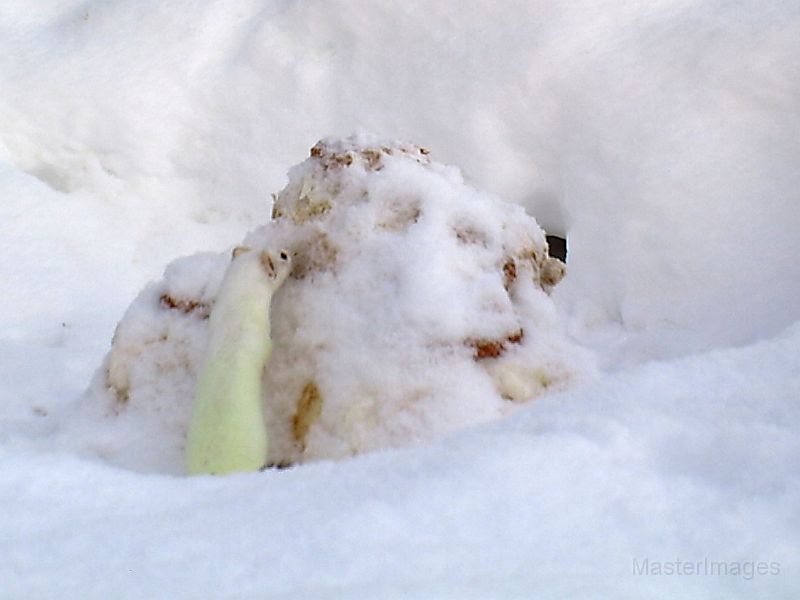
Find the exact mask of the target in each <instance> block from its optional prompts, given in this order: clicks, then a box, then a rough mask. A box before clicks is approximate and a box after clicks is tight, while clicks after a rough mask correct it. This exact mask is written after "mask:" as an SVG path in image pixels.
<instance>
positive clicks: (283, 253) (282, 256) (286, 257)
mask: <svg viewBox="0 0 800 600" xmlns="http://www.w3.org/2000/svg"><path fill="white" fill-rule="evenodd" d="M281 260H289V255H288V254H286V252H281Z"/></svg>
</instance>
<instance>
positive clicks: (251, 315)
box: [186, 247, 291, 475]
mask: <svg viewBox="0 0 800 600" xmlns="http://www.w3.org/2000/svg"><path fill="white" fill-rule="evenodd" d="M290 268H291V265H290V260H289V256H288V254H287V253H286V252H280V253H279V254H278V255H277V256H275V255H274V254H272V253H270V252H268V251H257V250H252V249H250V248H247V247H238V248H236V249H234V251H233V259H232V260H231V263H230V265H229V266H228V269H227V271H226V272H225V276H224V278H223V280H222V284H221V285H220V289H219V293H218V295H217V299H216V301H215V302H214V306H213V308H212V309H211V315H210V317H209V324H208V326H209V337H208V347H207V351H206V355H205V359H204V362H203V365H202V367H201V369H200V373H199V376H198V380H197V387H196V389H195V394H194V403H193V405H192V417H191V422H190V424H189V433H188V436H187V440H186V471H187V473H189V474H190V475H196V474H214V475H222V474H225V473H233V472H237V471H257V470H259V469H261V468H262V467H264V465H265V464H266V463H267V459H268V452H269V440H268V435H267V429H266V425H265V423H264V410H263V406H262V398H263V396H262V389H261V387H262V383H261V382H262V376H263V372H264V368H265V366H266V364H267V362H268V361H269V357H270V354H271V351H272V340H271V338H270V321H269V311H270V304H271V301H272V295H273V294H274V293H275V291H276V290H277V289H278V288H279V287H280V286H281V284H282V283H283V282H284V280H285V279H286V277H287V275H288V274H289V271H290Z"/></svg>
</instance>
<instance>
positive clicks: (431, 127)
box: [0, 0, 800, 599]
mask: <svg viewBox="0 0 800 600" xmlns="http://www.w3.org/2000/svg"><path fill="white" fill-rule="evenodd" d="M358 128H366V129H369V130H372V131H376V132H379V133H380V134H381V135H384V136H388V137H397V138H401V139H405V140H409V141H411V142H414V143H418V144H420V145H423V146H425V147H427V148H429V149H430V150H431V152H432V155H433V156H434V158H435V159H436V160H439V161H442V162H446V163H450V164H455V165H458V166H459V167H460V168H461V169H462V170H463V172H464V175H465V177H466V178H467V179H468V180H470V181H471V182H472V183H473V184H474V185H475V186H476V187H479V188H482V189H485V190H488V191H490V192H493V193H496V194H498V195H500V196H502V197H504V198H506V199H508V200H512V201H515V202H520V203H522V204H523V205H525V206H526V207H527V208H528V209H529V210H530V211H531V213H532V214H534V215H535V216H536V217H537V219H538V220H539V222H540V223H541V224H542V225H543V226H544V227H545V229H547V230H548V231H552V232H555V233H564V234H566V235H568V237H569V244H570V256H569V259H570V260H569V274H568V276H567V278H566V279H565V280H564V282H563V283H562V284H561V285H560V286H559V287H558V288H557V290H556V292H555V293H554V298H555V299H556V301H557V303H558V305H559V307H560V309H561V311H562V313H563V315H564V319H565V320H566V321H567V322H568V323H569V326H570V330H571V331H572V333H573V335H574V336H576V338H577V339H578V341H579V342H581V343H582V344H584V345H586V346H588V347H590V348H592V349H593V350H594V351H596V352H597V355H598V358H599V360H600V362H601V365H602V367H603V369H604V372H605V375H604V376H603V377H602V378H601V379H600V380H599V381H596V382H594V383H593V384H591V385H588V386H585V387H582V388H578V389H574V390H572V391H569V392H566V393H562V394H558V395H551V396H547V397H544V398H542V399H539V400H537V401H535V402H534V403H533V404H531V405H530V406H529V407H527V408H526V409H525V410H523V411H522V412H520V413H518V414H517V415H515V416H514V417H513V418H509V419H507V420H504V421H499V422H496V423H494V424H491V425H489V426H484V427H480V428H476V429H473V430H467V431H463V432H461V433H459V434H456V435H453V436H451V437H449V438H446V439H442V440H440V441H438V442H436V443H434V444H431V445H428V446H424V447H418V448H415V449H410V450H403V451H392V452H383V453H378V454H372V455H365V456H362V457H359V458H356V459H353V460H350V461H345V462H338V463H333V462H322V463H315V464H311V465H307V466H303V467H301V468H296V469H292V470H287V471H271V472H267V473H262V474H253V475H239V476H234V477H228V478H218V479H215V478H193V479H187V478H180V477H172V476H169V477H168V476H160V475H141V474H137V473H134V472H131V471H126V470H122V469H118V468H112V467H111V466H109V465H108V464H106V463H104V462H102V461H100V460H98V459H97V457H87V456H78V455H75V454H74V453H71V452H69V451H67V450H66V449H65V447H63V440H61V438H60V437H59V419H60V418H61V416H62V415H64V414H65V411H69V410H70V409H71V407H72V406H73V405H74V403H75V402H76V401H77V400H78V399H79V397H80V396H81V394H82V392H83V390H84V389H85V387H86V385H87V384H88V382H89V380H90V379H91V377H92V374H93V371H94V370H95V369H96V368H97V367H98V365H99V364H100V361H101V359H102V356H103V355H104V353H105V352H106V351H107V349H108V346H109V342H110V337H111V335H112V333H113V329H114V326H115V324H116V322H117V321H118V319H119V318H120V317H121V315H122V313H123V312H124V309H125V307H126V306H127V305H128V304H129V303H130V301H131V300H132V298H133V297H134V296H135V294H136V293H137V291H138V290H139V289H141V288H142V287H143V285H144V284H146V282H147V281H149V280H152V279H154V278H157V277H159V275H160V273H161V271H162V270H163V267H164V265H165V264H166V263H167V262H169V261H170V260H171V259H173V258H174V257H176V256H179V255H181V254H188V253H193V252H197V251H201V250H214V251H220V250H224V249H225V248H227V247H229V246H230V245H232V244H234V243H237V242H238V241H240V240H241V239H242V237H243V236H244V235H245V234H246V233H247V232H248V231H249V230H251V229H253V228H255V227H256V226H258V225H259V224H261V223H263V222H264V221H266V220H267V219H268V218H269V212H270V203H271V199H270V193H272V192H275V191H278V190H279V189H280V188H281V187H283V185H284V183H285V173H286V170H287V169H288V168H289V167H290V166H291V165H293V164H295V163H297V162H299V161H300V160H302V159H303V158H304V157H305V156H307V153H308V148H309V147H310V146H312V145H313V144H314V143H315V142H316V141H317V140H318V139H319V138H321V137H324V136H326V135H346V134H349V133H350V132H352V131H354V130H356V129H358ZM798 201H800V3H798V2H797V1H796V0H795V1H783V2H780V1H772V2H764V1H755V0H741V1H725V2H722V1H719V2H717V1H712V0H651V1H650V2H647V3H634V2H611V1H602V2H588V1H586V2H584V1H577V2H569V3H562V2H556V1H555V0H536V1H528V2H522V1H512V0H503V1H499V2H493V3H472V2H455V1H441V2H436V3H431V2H422V1H416V0H406V1H404V2H388V1H386V2H384V1H377V2H366V1H363V2H362V1H350V2H345V1H344V0H340V1H336V0H329V1H326V2H321V1H312V0H295V1H291V0H228V1H225V2H222V1H212V0H169V1H165V0H160V1H156V0H137V1H132V0H127V1H126V0H110V1H108V0H107V1H100V0H93V1H85V0H81V1H78V0H38V1H37V2H35V3H31V2H23V1H22V0H4V2H3V3H2V5H0V281H2V282H3V285H2V293H0V418H2V424H0V557H2V560H0V598H3V599H5V598H10V599H11V598H13V599H16V598H51V597H54V596H58V597H62V598H110V597H113V598H155V597H159V598H161V597H163V598H502V599H506V598H509V599H511V598H542V597H553V598H675V597H681V598H748V599H750V598H765V599H766V598H769V599H779V598H787V599H788V598H794V597H796V595H797V594H798V593H800V559H798V556H800V543H798V540H800V516H798V515H800V434H798V431H800V408H798V400H800V325H798V320H800V299H798V298H800V267H799V266H798V262H797V255H798V252H800V235H798V230H800V212H798V211H797V205H798ZM454 301H455V300H454ZM88 426H90V424H87V427H88ZM142 435H143V437H146V435H147V432H142ZM634 559H637V560H639V562H640V563H641V561H642V560H644V559H649V561H650V562H651V563H657V562H660V563H667V562H674V561H676V560H681V561H686V562H689V563H697V562H703V561H705V560H708V561H716V562H718V563H719V562H724V563H725V564H726V565H728V566H729V567H731V566H732V565H743V564H745V563H755V564H757V563H758V562H760V561H761V562H765V563H777V564H779V569H778V570H779V572H778V573H777V574H775V573H770V574H766V575H759V574H757V573H756V574H755V575H754V576H753V577H746V576H744V575H743V574H740V575H732V574H728V575H719V574H713V575H710V574H699V575H698V574H685V573H684V574H682V575H654V574H652V573H651V574H650V575H637V574H634V572H633V564H632V563H633V560H634Z"/></svg>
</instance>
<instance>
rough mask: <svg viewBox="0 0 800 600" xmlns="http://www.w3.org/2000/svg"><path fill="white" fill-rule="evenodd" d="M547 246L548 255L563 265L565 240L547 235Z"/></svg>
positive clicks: (565, 258)
mask: <svg viewBox="0 0 800 600" xmlns="http://www.w3.org/2000/svg"><path fill="white" fill-rule="evenodd" d="M546 237H547V246H548V248H549V254H550V256H552V257H553V258H557V259H558V260H560V261H561V262H563V263H566V262H567V240H566V238H562V237H559V236H557V235H548V236H546Z"/></svg>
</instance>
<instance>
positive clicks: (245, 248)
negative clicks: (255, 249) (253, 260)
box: [233, 246, 252, 258]
mask: <svg viewBox="0 0 800 600" xmlns="http://www.w3.org/2000/svg"><path fill="white" fill-rule="evenodd" d="M250 250H252V248H251V247H250V246H236V248H234V249H233V258H236V257H237V256H239V255H241V254H244V253H245V252H250Z"/></svg>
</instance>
